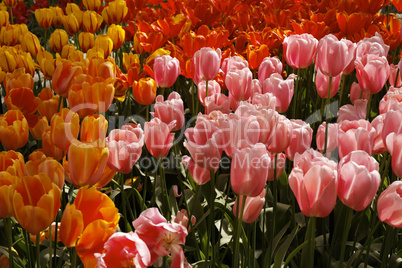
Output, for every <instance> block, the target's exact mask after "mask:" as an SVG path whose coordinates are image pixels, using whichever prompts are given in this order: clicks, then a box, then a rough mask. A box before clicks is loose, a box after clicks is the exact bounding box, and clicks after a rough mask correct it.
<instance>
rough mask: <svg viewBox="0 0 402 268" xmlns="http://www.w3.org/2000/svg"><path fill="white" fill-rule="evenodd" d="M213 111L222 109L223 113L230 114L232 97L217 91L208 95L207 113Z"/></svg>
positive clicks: (206, 101) (206, 99)
mask: <svg viewBox="0 0 402 268" xmlns="http://www.w3.org/2000/svg"><path fill="white" fill-rule="evenodd" d="M201 83H202V82H201ZM208 83H209V81H208ZM213 111H221V112H222V113H225V114H229V113H230V112H231V110H230V99H229V98H228V97H227V96H226V95H225V94H222V93H215V94H213V95H211V96H209V97H206V98H205V113H206V114H209V113H211V112H213Z"/></svg>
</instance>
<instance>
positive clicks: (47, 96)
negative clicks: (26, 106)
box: [38, 87, 63, 121]
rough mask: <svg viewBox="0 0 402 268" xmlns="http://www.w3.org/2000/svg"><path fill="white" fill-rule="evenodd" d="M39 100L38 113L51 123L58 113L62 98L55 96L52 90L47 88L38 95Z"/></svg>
mask: <svg viewBox="0 0 402 268" xmlns="http://www.w3.org/2000/svg"><path fill="white" fill-rule="evenodd" d="M38 98H39V99H40V102H39V104H38V112H39V113H40V114H41V115H44V116H46V118H47V120H48V121H51V120H52V116H53V115H54V114H55V113H57V107H58V104H59V98H60V96H59V95H53V92H52V90H51V89H50V88H48V87H45V88H43V89H42V91H41V92H40V93H39V94H38ZM60 108H63V104H61V107H60Z"/></svg>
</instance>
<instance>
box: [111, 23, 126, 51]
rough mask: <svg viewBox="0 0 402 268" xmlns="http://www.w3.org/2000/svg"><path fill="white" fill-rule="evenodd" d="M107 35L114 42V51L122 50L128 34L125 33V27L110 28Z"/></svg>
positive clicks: (113, 25)
mask: <svg viewBox="0 0 402 268" xmlns="http://www.w3.org/2000/svg"><path fill="white" fill-rule="evenodd" d="M107 35H108V36H109V37H110V39H112V41H113V50H117V49H119V48H121V46H122V45H123V43H124V41H125V38H126V32H125V31H124V29H123V27H121V26H120V25H116V24H112V25H110V26H109V28H108V29H107Z"/></svg>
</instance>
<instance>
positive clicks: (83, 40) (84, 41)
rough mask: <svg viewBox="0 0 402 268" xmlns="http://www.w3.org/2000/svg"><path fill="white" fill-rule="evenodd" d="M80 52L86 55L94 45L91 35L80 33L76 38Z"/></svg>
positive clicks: (93, 37)
mask: <svg viewBox="0 0 402 268" xmlns="http://www.w3.org/2000/svg"><path fill="white" fill-rule="evenodd" d="M78 41H79V42H80V47H81V50H82V52H84V53H86V52H87V51H88V50H89V49H90V48H93V47H94V45H95V36H94V34H93V33H88V32H82V33H80V34H79V36H78Z"/></svg>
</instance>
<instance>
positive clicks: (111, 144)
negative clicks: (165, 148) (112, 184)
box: [106, 124, 144, 174]
mask: <svg viewBox="0 0 402 268" xmlns="http://www.w3.org/2000/svg"><path fill="white" fill-rule="evenodd" d="M106 144H107V147H108V149H109V158H108V162H107V164H108V166H109V167H110V168H111V169H113V170H114V171H116V172H121V173H124V174H128V173H130V171H131V170H132V168H133V166H134V164H135V163H136V162H137V160H138V159H139V158H140V156H141V153H142V146H144V137H143V131H142V129H141V125H139V124H138V125H134V124H126V125H124V126H122V128H121V129H113V130H112V131H111V132H110V133H109V136H108V137H107V138H106Z"/></svg>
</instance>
